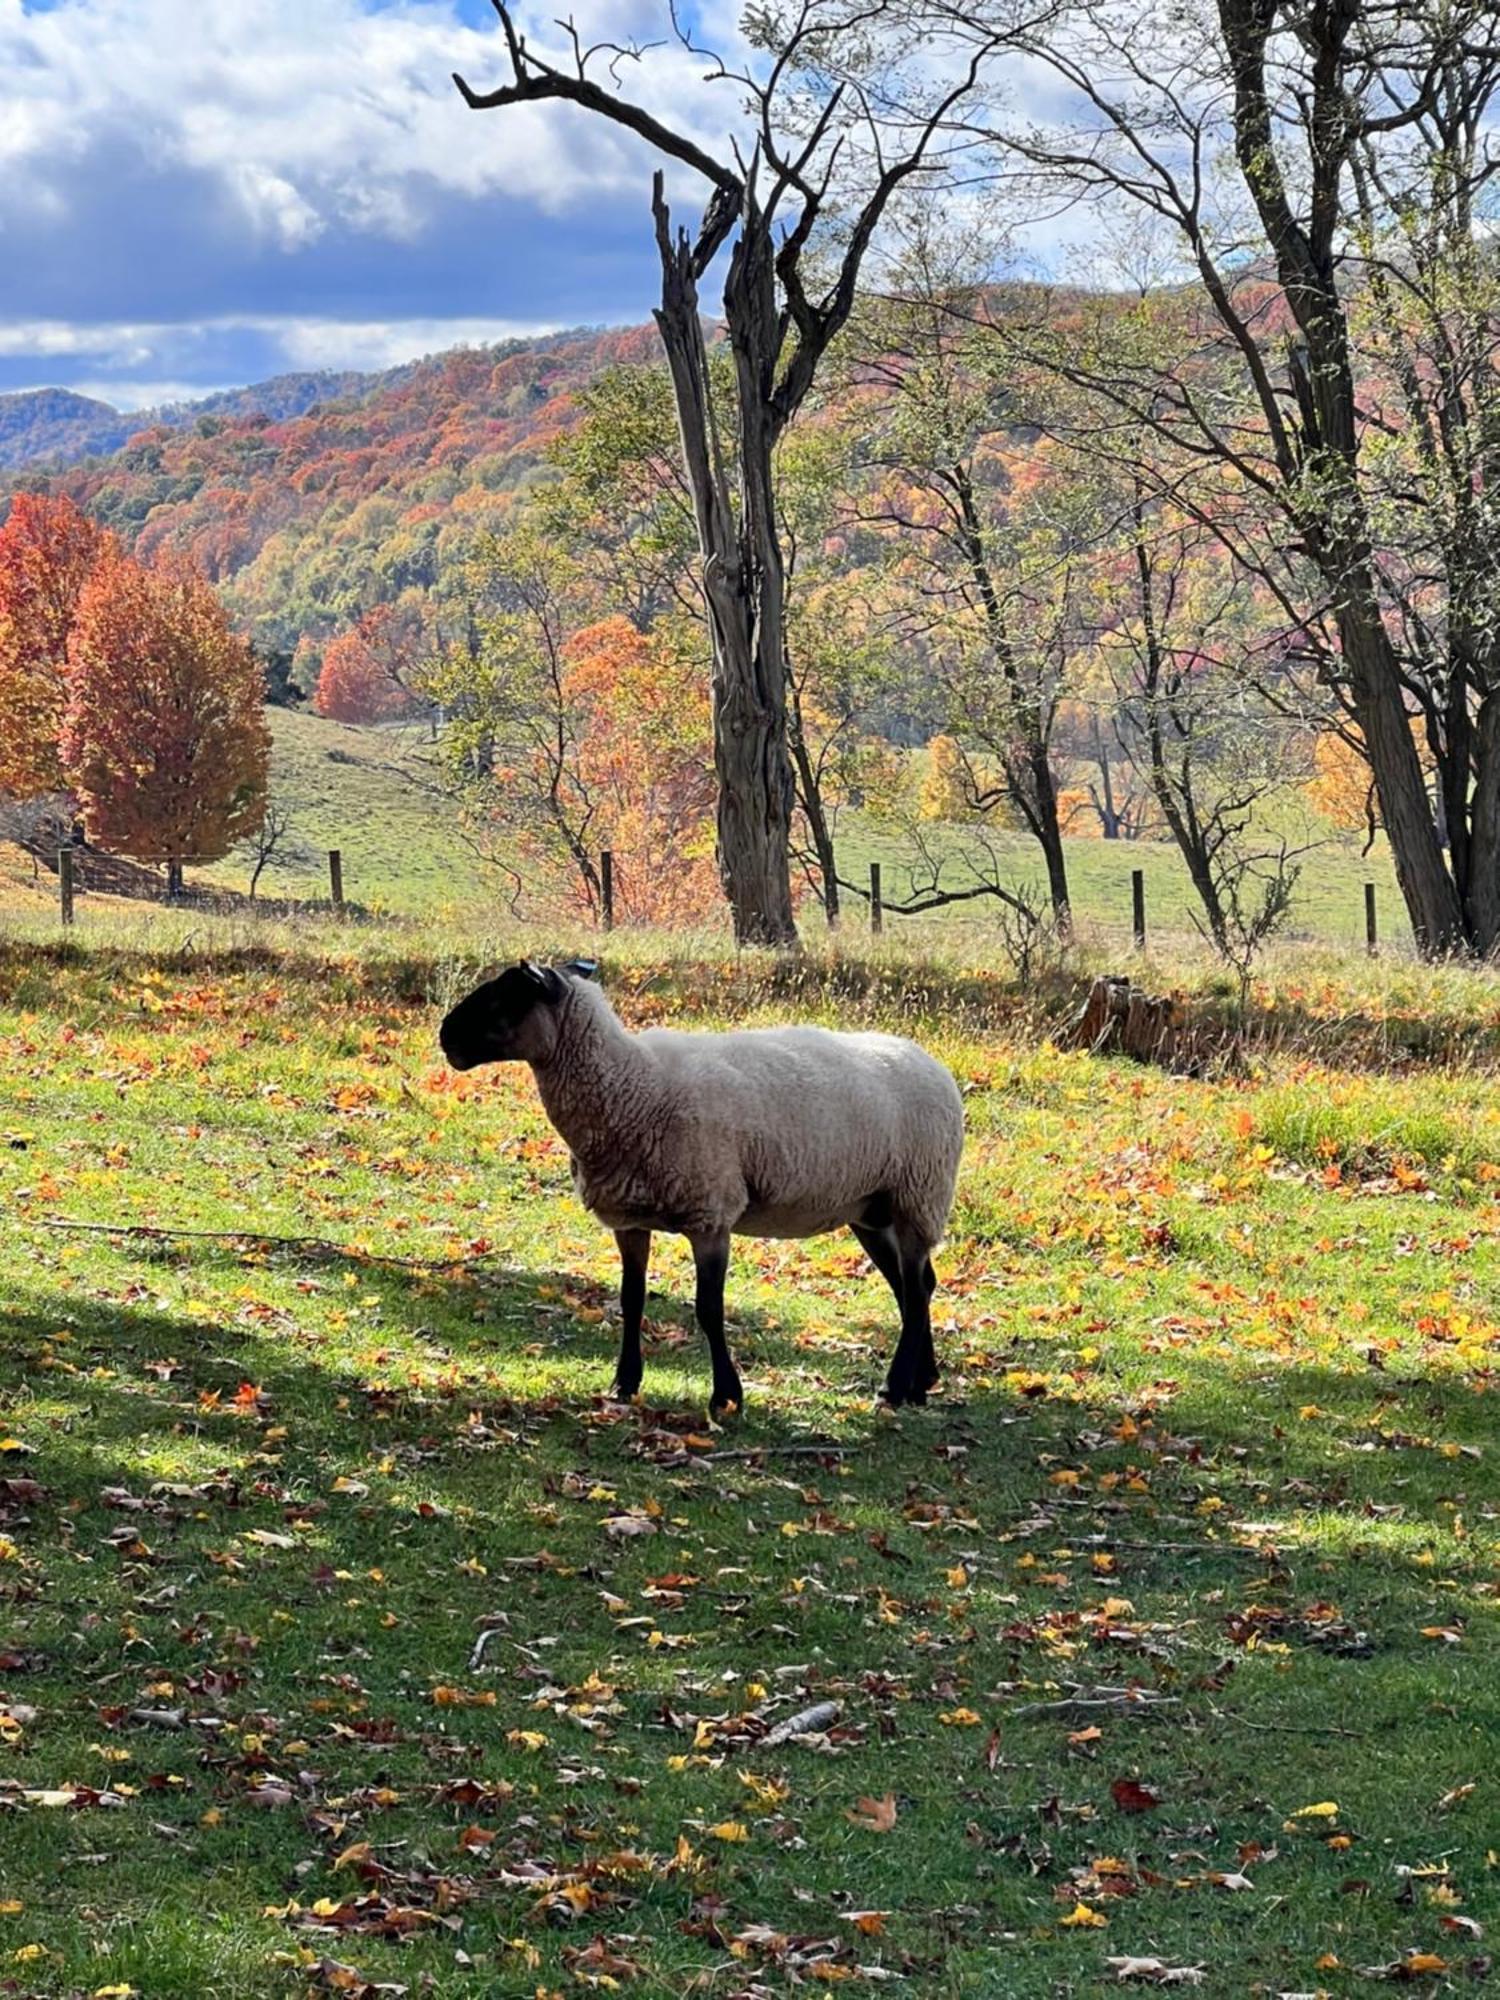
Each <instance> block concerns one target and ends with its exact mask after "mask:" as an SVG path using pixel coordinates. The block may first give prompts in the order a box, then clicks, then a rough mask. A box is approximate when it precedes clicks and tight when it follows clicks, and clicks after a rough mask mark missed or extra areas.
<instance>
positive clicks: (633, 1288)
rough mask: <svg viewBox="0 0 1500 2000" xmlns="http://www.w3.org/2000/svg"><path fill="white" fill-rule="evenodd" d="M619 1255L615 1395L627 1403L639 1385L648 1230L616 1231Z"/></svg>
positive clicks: (648, 1249)
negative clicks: (619, 1320)
mask: <svg viewBox="0 0 1500 2000" xmlns="http://www.w3.org/2000/svg"><path fill="white" fill-rule="evenodd" d="M615 1243H616V1245H617V1246H618V1248H619V1252H620V1319H621V1322H622V1324H621V1329H620V1359H619V1362H618V1364H617V1365H616V1368H615V1394H616V1395H617V1396H618V1397H619V1398H620V1401H621V1402H622V1403H628V1402H629V1401H630V1399H631V1397H632V1396H634V1395H635V1394H636V1393H637V1392H638V1390H639V1389H640V1386H641V1373H642V1367H643V1363H642V1361H641V1320H642V1318H643V1316H644V1314H645V1311H646V1267H647V1266H648V1264H649V1263H650V1262H651V1231H650V1230H649V1229H617V1230H616V1231H615Z"/></svg>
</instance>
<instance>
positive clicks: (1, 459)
mask: <svg viewBox="0 0 1500 2000" xmlns="http://www.w3.org/2000/svg"><path fill="white" fill-rule="evenodd" d="M405 373H406V370H405V369H404V368H403V369H396V370H392V371H391V373H390V375H389V376H381V375H362V374H360V373H358V372H357V371H356V370H354V369H352V368H350V369H331V368H325V369H319V370H316V371H309V370H305V369H304V370H301V371H299V372H297V373H295V374H290V375H273V376H271V377H270V379H269V380H267V381H265V382H252V383H251V384H250V385H249V386H248V387H247V388H243V389H219V390H216V391H215V392H214V393H213V394H212V395H209V396H203V397H200V398H197V399H195V400H194V401H192V402H187V403H167V404H163V405H162V407H161V408H159V409H154V410H117V409H116V408H115V407H114V405H113V404H112V403H105V402H101V401H100V400H99V398H98V397H96V396H80V395H79V394H77V392H76V391H75V390H72V389H21V390H16V391H14V392H13V393H11V394H9V395H3V396H0V470H5V471H10V472H20V471H23V470H24V469H25V468H26V467H27V466H54V465H71V464H74V463H76V461H77V460H79V459H83V458H95V457H99V456H102V455H104V454H106V453H109V452H113V451H118V450H119V449H120V447H121V446H122V445H124V444H127V443H128V442H129V441H130V439H131V438H133V437H136V436H138V435H139V434H140V433H141V432H143V431H154V430H174V431H175V430H186V429H188V428H190V427H191V426H193V425H195V424H199V423H201V422H202V421H203V420H204V419H205V418H222V417H252V416H258V417H271V418H281V417H295V416H300V415H301V414H302V412H303V411H304V410H309V409H311V408H312V406H313V405H314V403H325V402H329V401H331V400H332V399H333V398H335V397H339V396H358V395H363V394H366V393H368V392H369V390H370V389H371V388H372V387H374V386H376V385H378V384H381V383H384V382H385V381H387V380H391V379H394V378H395V377H396V376H398V375H404V374H405Z"/></svg>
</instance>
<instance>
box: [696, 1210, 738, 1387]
mask: <svg viewBox="0 0 1500 2000" xmlns="http://www.w3.org/2000/svg"><path fill="white" fill-rule="evenodd" d="M689 1241H690V1242H692V1245H693V1263H694V1265H695V1266H696V1268H697V1272H698V1297H697V1313H698V1324H699V1326H701V1327H702V1329H703V1334H704V1338H705V1339H706V1340H707V1342H708V1352H709V1358H710V1360H711V1361H712V1362H713V1370H714V1387H713V1395H712V1398H711V1399H710V1401H709V1409H710V1410H711V1411H712V1412H713V1413H714V1415H715V1416H718V1415H721V1414H722V1413H723V1412H724V1411H725V1410H730V1409H734V1410H737V1409H739V1408H741V1407H742V1405H743V1403H744V1400H745V1391H744V1389H743V1388H742V1387H741V1386H740V1378H739V1374H738V1372H737V1370H736V1368H735V1365H734V1359H733V1356H732V1355H731V1354H730V1352H729V1343H728V1341H727V1340H726V1339H725V1338H724V1279H725V1277H726V1276H727V1274H728V1271H729V1237H728V1235H727V1234H726V1235H723V1236H708V1237H703V1238H697V1239H694V1238H689Z"/></svg>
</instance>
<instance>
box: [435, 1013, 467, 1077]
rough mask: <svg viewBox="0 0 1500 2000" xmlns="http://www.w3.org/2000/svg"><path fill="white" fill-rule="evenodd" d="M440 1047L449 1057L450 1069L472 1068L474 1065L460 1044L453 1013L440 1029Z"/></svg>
mask: <svg viewBox="0 0 1500 2000" xmlns="http://www.w3.org/2000/svg"><path fill="white" fill-rule="evenodd" d="M438 1047H439V1048H440V1049H441V1050H442V1052H443V1054H444V1056H445V1057H446V1058H447V1061H448V1066H449V1068H450V1069H470V1068H472V1067H473V1065H472V1064H471V1062H470V1061H469V1058H468V1056H467V1054H466V1052H465V1051H464V1049H463V1048H462V1047H461V1046H460V1044H459V1040H458V1036H457V1035H456V1034H455V1033H454V1030H453V1017H452V1015H449V1016H448V1018H447V1019H446V1020H445V1021H444V1022H443V1025H442V1026H441V1027H440V1028H439V1029H438Z"/></svg>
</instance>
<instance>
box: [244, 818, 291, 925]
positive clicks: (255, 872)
mask: <svg viewBox="0 0 1500 2000" xmlns="http://www.w3.org/2000/svg"><path fill="white" fill-rule="evenodd" d="M291 830H292V816H291V814H290V813H289V812H288V811H287V810H286V809H285V807H284V806H278V805H275V804H270V805H268V806H267V807H266V816H265V818H264V819H263V820H262V821H261V823H260V828H259V831H258V832H257V833H256V835H255V837H254V839H253V840H252V841H251V843H250V852H251V854H252V855H253V856H254V859H255V866H254V867H253V868H252V869H251V870H250V900H251V902H252V903H253V902H254V901H255V891H256V889H257V888H258V887H259V886H260V878H261V875H262V873H263V872H264V869H265V866H266V863H267V862H268V861H269V860H270V859H271V858H272V856H273V855H274V854H275V852H276V850H277V849H278V848H279V847H281V846H283V845H284V843H285V841H286V837H287V835H288V834H289V833H290V832H291Z"/></svg>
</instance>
